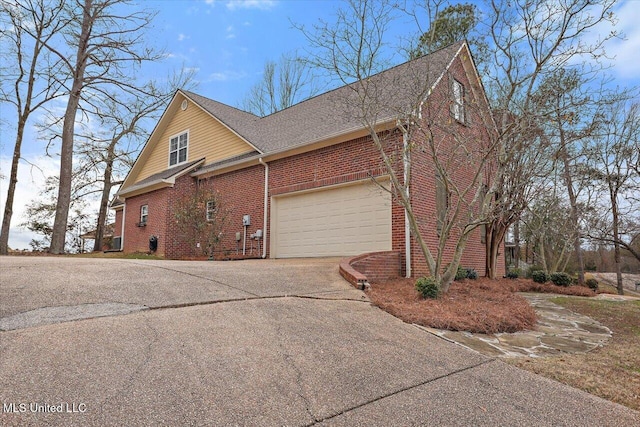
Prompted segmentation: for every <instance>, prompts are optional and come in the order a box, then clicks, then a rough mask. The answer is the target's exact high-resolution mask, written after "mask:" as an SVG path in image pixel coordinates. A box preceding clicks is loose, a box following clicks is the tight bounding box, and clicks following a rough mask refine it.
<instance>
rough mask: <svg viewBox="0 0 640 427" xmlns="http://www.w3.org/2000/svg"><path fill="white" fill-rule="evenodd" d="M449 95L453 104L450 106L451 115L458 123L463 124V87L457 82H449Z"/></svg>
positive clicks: (453, 80)
mask: <svg viewBox="0 0 640 427" xmlns="http://www.w3.org/2000/svg"><path fill="white" fill-rule="evenodd" d="M451 93H452V95H453V103H452V104H451V115H452V116H453V118H454V119H456V120H457V121H459V122H460V123H464V86H463V85H462V83H460V82H459V81H457V80H455V79H452V80H451Z"/></svg>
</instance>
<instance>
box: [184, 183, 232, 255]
mask: <svg viewBox="0 0 640 427" xmlns="http://www.w3.org/2000/svg"><path fill="white" fill-rule="evenodd" d="M173 216H174V219H175V224H176V227H177V229H178V231H179V235H180V236H181V238H182V239H183V240H184V241H185V242H186V243H187V244H188V245H189V247H191V248H192V250H193V253H194V254H195V255H205V256H208V257H209V258H211V259H213V257H214V255H215V251H216V248H217V246H218V244H219V243H220V241H221V240H222V237H223V235H222V232H223V229H224V227H225V224H226V223H227V222H228V218H229V213H228V211H227V208H226V207H225V206H224V203H223V202H222V200H221V198H220V195H219V194H218V192H217V191H215V190H211V189H208V188H205V187H199V188H198V189H197V191H196V192H195V193H193V194H186V195H183V196H182V197H180V198H179V199H178V200H177V201H176V204H175V206H174V207H173ZM198 248H199V249H198ZM198 252H199V253H198Z"/></svg>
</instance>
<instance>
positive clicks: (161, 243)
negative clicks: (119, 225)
mask: <svg viewBox="0 0 640 427" xmlns="http://www.w3.org/2000/svg"><path fill="white" fill-rule="evenodd" d="M171 191H173V189H172V188H163V189H160V190H155V191H151V192H149V193H146V194H141V195H139V196H134V197H129V198H127V199H126V200H125V203H126V205H127V208H126V216H125V223H124V252H127V253H129V252H148V251H149V238H150V237H151V236H152V235H155V236H157V237H158V250H157V252H156V254H157V255H159V256H164V255H165V244H166V237H167V211H168V209H167V207H168V202H169V194H170V193H171ZM143 205H148V206H149V216H148V219H147V225H146V226H144V227H138V226H137V225H136V224H137V223H139V222H140V207H141V206H143Z"/></svg>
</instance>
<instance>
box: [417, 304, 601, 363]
mask: <svg viewBox="0 0 640 427" xmlns="http://www.w3.org/2000/svg"><path fill="white" fill-rule="evenodd" d="M521 295H522V296H524V297H525V298H526V299H527V301H529V303H530V304H531V305H532V306H533V308H534V309H535V310H536V314H537V315H538V328H537V329H536V330H534V331H523V332H516V333H512V334H507V333H500V334H492V335H485V334H472V333H470V332H454V331H447V330H441V329H433V328H424V329H425V330H427V331H429V332H430V333H432V334H434V335H437V336H439V337H441V338H444V339H446V340H449V341H451V342H454V343H457V344H459V345H462V346H464V347H466V348H469V349H472V350H475V351H477V352H479V353H481V354H484V355H487V356H492V357H522V356H528V357H546V356H557V355H559V354H563V353H586V352H589V351H591V350H593V349H595V348H597V347H602V346H603V345H606V344H607V341H608V340H609V338H611V335H612V332H611V330H609V328H607V327H606V326H603V325H601V324H600V323H599V322H597V321H595V320H593V319H591V318H590V317H587V316H583V315H580V314H578V313H574V312H572V311H570V310H568V309H566V308H564V307H561V306H559V305H557V304H554V303H552V302H551V301H550V300H551V299H552V298H554V297H555V296H557V295H545V294H526V293H525V294H521Z"/></svg>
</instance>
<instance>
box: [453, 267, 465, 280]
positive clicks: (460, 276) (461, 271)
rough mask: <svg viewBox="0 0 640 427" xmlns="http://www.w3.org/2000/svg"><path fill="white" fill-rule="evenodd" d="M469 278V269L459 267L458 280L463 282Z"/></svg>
mask: <svg viewBox="0 0 640 427" xmlns="http://www.w3.org/2000/svg"><path fill="white" fill-rule="evenodd" d="M466 278H467V269H466V268H464V267H461V266H458V271H456V280H463V279H466Z"/></svg>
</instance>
